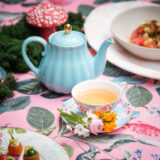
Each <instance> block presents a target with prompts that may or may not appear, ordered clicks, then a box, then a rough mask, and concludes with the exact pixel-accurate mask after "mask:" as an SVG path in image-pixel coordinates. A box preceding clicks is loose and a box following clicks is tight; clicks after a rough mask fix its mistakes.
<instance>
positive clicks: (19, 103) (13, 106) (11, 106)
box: [0, 96, 30, 114]
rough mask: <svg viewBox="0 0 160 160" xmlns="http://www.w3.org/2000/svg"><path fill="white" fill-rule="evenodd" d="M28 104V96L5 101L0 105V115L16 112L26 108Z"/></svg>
mask: <svg viewBox="0 0 160 160" xmlns="http://www.w3.org/2000/svg"><path fill="white" fill-rule="evenodd" d="M29 104H30V97H29V96H20V97H17V98H13V99H10V100H8V101H5V102H4V103H2V104H1V105H0V114H2V113H4V112H10V111H17V110H21V109H24V108H26V107H27V106H28V105H29Z"/></svg>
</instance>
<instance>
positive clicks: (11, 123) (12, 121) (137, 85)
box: [0, 0, 160, 160]
mask: <svg viewBox="0 0 160 160" xmlns="http://www.w3.org/2000/svg"><path fill="white" fill-rule="evenodd" d="M94 1H95V0H89V1H86V0H77V1H76V0H73V2H72V3H69V4H66V5H64V8H65V10H67V11H68V12H69V11H73V12H75V13H76V12H77V10H78V7H79V6H80V5H89V6H92V7H98V6H100V5H103V3H101V4H94ZM97 1H98V0H97ZM119 1H120V0H119ZM4 2H5V1H3V0H0V12H1V13H2V12H4V11H5V12H12V13H14V12H27V11H28V10H29V9H30V8H31V7H24V6H22V5H21V4H22V3H24V2H21V1H19V3H17V4H6V3H4ZM31 2H35V1H34V0H26V1H25V3H31ZM99 2H100V0H99ZM101 2H107V3H108V4H109V3H114V0H113V1H111V0H110V1H107V0H106V1H105V0H103V1H102V0H101ZM105 4H106V3H105ZM1 13H0V19H1V22H2V21H3V22H2V23H1V25H2V24H3V23H5V24H9V23H10V21H9V20H10V19H11V18H4V17H3V15H2V14H1ZM12 18H13V17H12ZM93 52H94V51H93ZM127 75H128V76H127ZM14 77H15V79H16V81H17V82H21V85H22V87H23V86H24V87H26V88H27V89H26V92H25V93H22V92H20V91H14V97H12V98H11V99H12V100H14V99H15V98H19V99H20V101H21V100H22V98H23V103H21V105H19V104H18V103H17V104H16V105H15V106H14V107H15V108H14V109H11V110H9V111H7V110H4V111H3V112H0V126H8V127H18V128H23V129H27V130H31V131H39V132H42V130H43V131H46V132H43V133H44V134H46V135H47V136H49V137H50V138H51V139H54V140H55V141H57V142H58V143H59V144H61V145H62V146H63V147H64V148H65V149H66V150H68V153H70V154H69V155H70V157H71V159H72V160H74V159H77V160H85V159H95V160H98V159H99V160H100V159H101V160H102V159H106V160H109V159H112V160H114V159H121V160H122V159H127V157H130V158H128V159H132V160H159V159H160V81H158V80H155V79H149V78H145V77H141V76H138V75H134V74H129V73H128V72H126V71H123V70H121V69H120V68H117V67H116V66H112V65H111V64H110V65H109V66H108V70H105V72H104V73H103V74H102V75H100V76H99V77H98V78H99V79H106V80H112V81H114V82H123V81H126V82H127V83H128V90H130V91H131V92H132V91H133V90H136V89H137V90H138V91H139V92H140V93H139V94H137V93H136V92H132V94H131V95H130V96H132V97H133V98H135V100H136V101H137V103H138V104H140V102H138V101H140V99H139V98H138V97H139V96H141V98H142V99H143V98H144V99H145V96H146V94H147V95H149V96H150V100H148V101H147V100H144V102H142V105H141V106H138V107H135V105H131V104H130V108H131V109H132V110H133V111H136V112H137V113H139V117H137V118H135V119H132V120H130V121H129V122H128V123H127V124H126V125H125V126H123V127H121V128H119V129H118V130H115V131H114V132H111V133H110V134H99V135H98V136H90V137H89V138H86V139H82V137H76V138H73V137H74V136H73V135H74V133H70V132H66V129H65V127H64V123H62V120H61V118H60V114H59V112H58V110H57V108H59V107H61V106H62V105H63V103H64V101H66V100H67V99H69V98H71V95H59V94H56V93H52V94H45V93H47V92H48V91H44V92H42V93H40V92H37V93H36V94H32V93H33V88H32V86H31V85H32V84H33V83H32V82H34V83H37V84H38V81H36V80H35V76H34V74H33V73H32V72H31V71H30V72H28V73H26V74H14ZM25 80H27V81H25ZM25 85H26V86H25ZM38 87H41V86H37V88H36V87H35V88H34V90H37V91H39V90H41V88H38ZM29 92H30V93H31V94H30V93H29ZM127 94H128V92H126V93H125V94H124V95H123V97H122V99H123V100H124V101H125V102H127V103H129V101H128V100H127V96H129V95H127ZM133 94H135V95H133ZM22 96H23V97H22ZM1 105H3V104H1ZM1 105H0V107H1ZM35 107H36V109H37V112H43V111H44V114H45V111H48V112H50V114H51V115H52V116H53V117H54V120H53V122H52V124H51V125H50V126H47V127H46V126H44V128H43V127H38V126H40V125H41V122H40V121H39V122H38V123H39V124H37V125H33V123H32V122H31V121H29V120H28V118H33V121H34V118H35V120H36V118H37V117H36V115H34V117H30V116H31V113H32V111H33V110H34V109H35ZM43 109H45V110H43ZM48 120H49V121H50V119H49V117H48ZM48 130H50V131H49V132H47V131H48ZM113 135H114V136H113ZM108 139H109V140H108Z"/></svg>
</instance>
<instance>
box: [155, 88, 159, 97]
mask: <svg viewBox="0 0 160 160" xmlns="http://www.w3.org/2000/svg"><path fill="white" fill-rule="evenodd" d="M156 91H157V93H158V95H159V96H160V88H156Z"/></svg>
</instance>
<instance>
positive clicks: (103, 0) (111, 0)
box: [94, 0, 134, 4]
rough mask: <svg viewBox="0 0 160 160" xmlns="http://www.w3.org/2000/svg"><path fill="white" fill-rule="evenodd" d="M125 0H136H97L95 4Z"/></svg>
mask: <svg viewBox="0 0 160 160" xmlns="http://www.w3.org/2000/svg"><path fill="white" fill-rule="evenodd" d="M123 1H134V0H95V1H94V4H103V3H108V2H123Z"/></svg>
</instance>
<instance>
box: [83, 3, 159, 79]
mask: <svg viewBox="0 0 160 160" xmlns="http://www.w3.org/2000/svg"><path fill="white" fill-rule="evenodd" d="M128 3H132V5H133V4H135V3H137V4H138V3H139V4H146V5H151V6H153V5H155V6H157V4H154V3H150V2H144V1H132V2H118V3H109V4H103V5H100V6H98V7H96V8H94V9H93V10H92V11H91V12H90V13H89V15H88V16H87V17H86V20H85V23H84V33H85V35H86V38H87V41H88V43H89V45H90V46H91V47H92V48H93V49H94V50H95V51H98V48H97V47H98V46H95V45H94V42H92V40H91V38H89V34H88V33H87V29H88V27H87V26H88V23H89V22H90V21H91V19H93V18H92V15H93V14H94V13H95V12H97V10H100V9H103V10H104V9H106V10H107V8H108V7H110V6H113V7H114V6H116V5H122V6H123V5H127V4H128ZM123 11H124V10H123ZM110 23H111V20H110ZM93 34H95V33H93ZM95 37H96V36H95ZM112 45H113V46H114V45H118V46H119V47H121V46H120V45H119V44H117V43H116V44H112ZM110 47H111V46H109V48H110ZM109 48H108V49H107V52H108V50H109ZM121 48H123V47H121ZM126 52H128V51H126ZM107 54H108V55H107V61H109V62H111V63H112V64H114V65H116V66H117V67H119V68H121V69H123V70H126V71H128V72H131V73H134V74H137V75H140V76H144V77H148V78H153V79H160V74H159V72H158V71H155V70H153V69H152V68H145V67H144V66H140V65H138V64H136V63H134V62H127V63H130V64H131V66H132V67H135V66H136V67H137V68H138V69H139V70H134V69H132V68H131V67H125V65H124V64H123V62H124V60H122V61H120V62H119V63H117V62H116V60H114V59H113V58H112V57H111V56H110V55H111V54H110V53H109V52H108V53H107ZM127 54H128V53H127ZM119 55H120V54H119ZM128 55H130V57H131V56H133V55H131V54H130V53H129V54H128ZM135 58H136V59H137V58H139V57H135ZM125 61H126V60H125ZM145 61H146V62H153V63H155V64H157V63H159V61H150V60H145ZM152 70H153V71H154V73H152V72H153V71H152ZM147 71H150V72H147ZM155 72H156V73H155Z"/></svg>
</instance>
